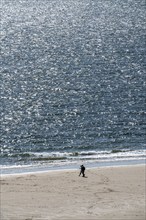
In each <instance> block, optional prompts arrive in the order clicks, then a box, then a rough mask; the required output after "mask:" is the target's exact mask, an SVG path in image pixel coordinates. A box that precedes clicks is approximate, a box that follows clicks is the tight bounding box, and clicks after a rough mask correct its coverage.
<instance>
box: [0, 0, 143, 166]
mask: <svg viewBox="0 0 146 220" xmlns="http://www.w3.org/2000/svg"><path fill="white" fill-rule="evenodd" d="M1 6H2V13H1V76H0V78H1V79H0V87H1V88H0V90H1V105H0V112H1V117H0V124H1V130H0V136H1V140H0V148H1V154H0V165H1V169H3V168H8V167H15V166H30V165H31V166H32V165H34V166H35V165H39V166H41V165H42V166H43V165H45V166H46V165H50V166H54V165H61V164H64V165H68V164H78V163H80V162H85V163H86V162H87V161H88V162H91V163H92V162H101V161H106V162H110V161H122V160H128V161H129V160H141V159H142V160H144V159H145V158H146V136H145V135H146V133H145V131H146V120H145V119H146V117H145V116H146V106H145V94H146V90H145V89H146V77H145V76H146V65H145V64H146V62H145V61H146V59H145V58H146V49H145V48H146V45H145V35H146V12H145V1H144V0H122V1H121V0H108V1H107V0H44V1H42V0H1Z"/></svg>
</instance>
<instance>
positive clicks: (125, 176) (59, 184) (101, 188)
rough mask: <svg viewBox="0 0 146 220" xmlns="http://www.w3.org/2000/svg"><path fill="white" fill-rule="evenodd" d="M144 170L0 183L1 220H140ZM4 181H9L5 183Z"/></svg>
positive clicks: (25, 178) (142, 216) (31, 176)
mask: <svg viewBox="0 0 146 220" xmlns="http://www.w3.org/2000/svg"><path fill="white" fill-rule="evenodd" d="M145 171H146V165H144V164H143V165H135V166H129V165H128V166H116V167H115V166H114V167H98V168H93V169H91V168H89V169H86V171H85V177H86V178H83V177H79V176H78V175H79V170H59V171H55V172H52V171H48V172H45V173H33V174H32V173H30V174H27V175H24V174H22V175H9V176H3V177H1V216H2V219H4V220H12V219H15V220H26V219H29V220H69V219H70V220H83V219H84V220H89V219H90V220H109V219H113V220H117V219H124V220H131V219H132V220H145V216H146V212H145V205H146V204H145V190H146V186H145V180H146V174H145ZM7 177H9V178H7Z"/></svg>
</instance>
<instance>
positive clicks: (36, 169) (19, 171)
mask: <svg viewBox="0 0 146 220" xmlns="http://www.w3.org/2000/svg"><path fill="white" fill-rule="evenodd" d="M82 163H83V161H81V163H80V164H79V163H78V164H74V165H64V166H63V165H62V166H61V165H60V166H54V167H49V166H39V165H38V166H28V167H21V166H19V167H15V168H6V169H3V170H1V173H0V176H1V177H3V176H9V175H10V176H11V175H23V174H37V173H38V174H40V173H47V172H50V171H51V172H53V171H69V170H78V169H79V167H80V165H81V164H82ZM83 164H84V165H85V166H86V169H94V168H104V167H105V168H106V167H121V166H133V165H145V164H146V161H145V159H143V160H126V161H108V162H98V163H89V162H86V163H83ZM2 171H3V172H2Z"/></svg>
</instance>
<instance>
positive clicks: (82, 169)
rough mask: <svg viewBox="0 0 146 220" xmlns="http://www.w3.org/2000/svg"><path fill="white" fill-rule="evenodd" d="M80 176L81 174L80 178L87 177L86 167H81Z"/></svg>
mask: <svg viewBox="0 0 146 220" xmlns="http://www.w3.org/2000/svg"><path fill="white" fill-rule="evenodd" d="M80 169H81V170H80V174H79V176H80V175H81V174H82V175H83V177H85V167H84V165H81V166H80Z"/></svg>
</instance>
